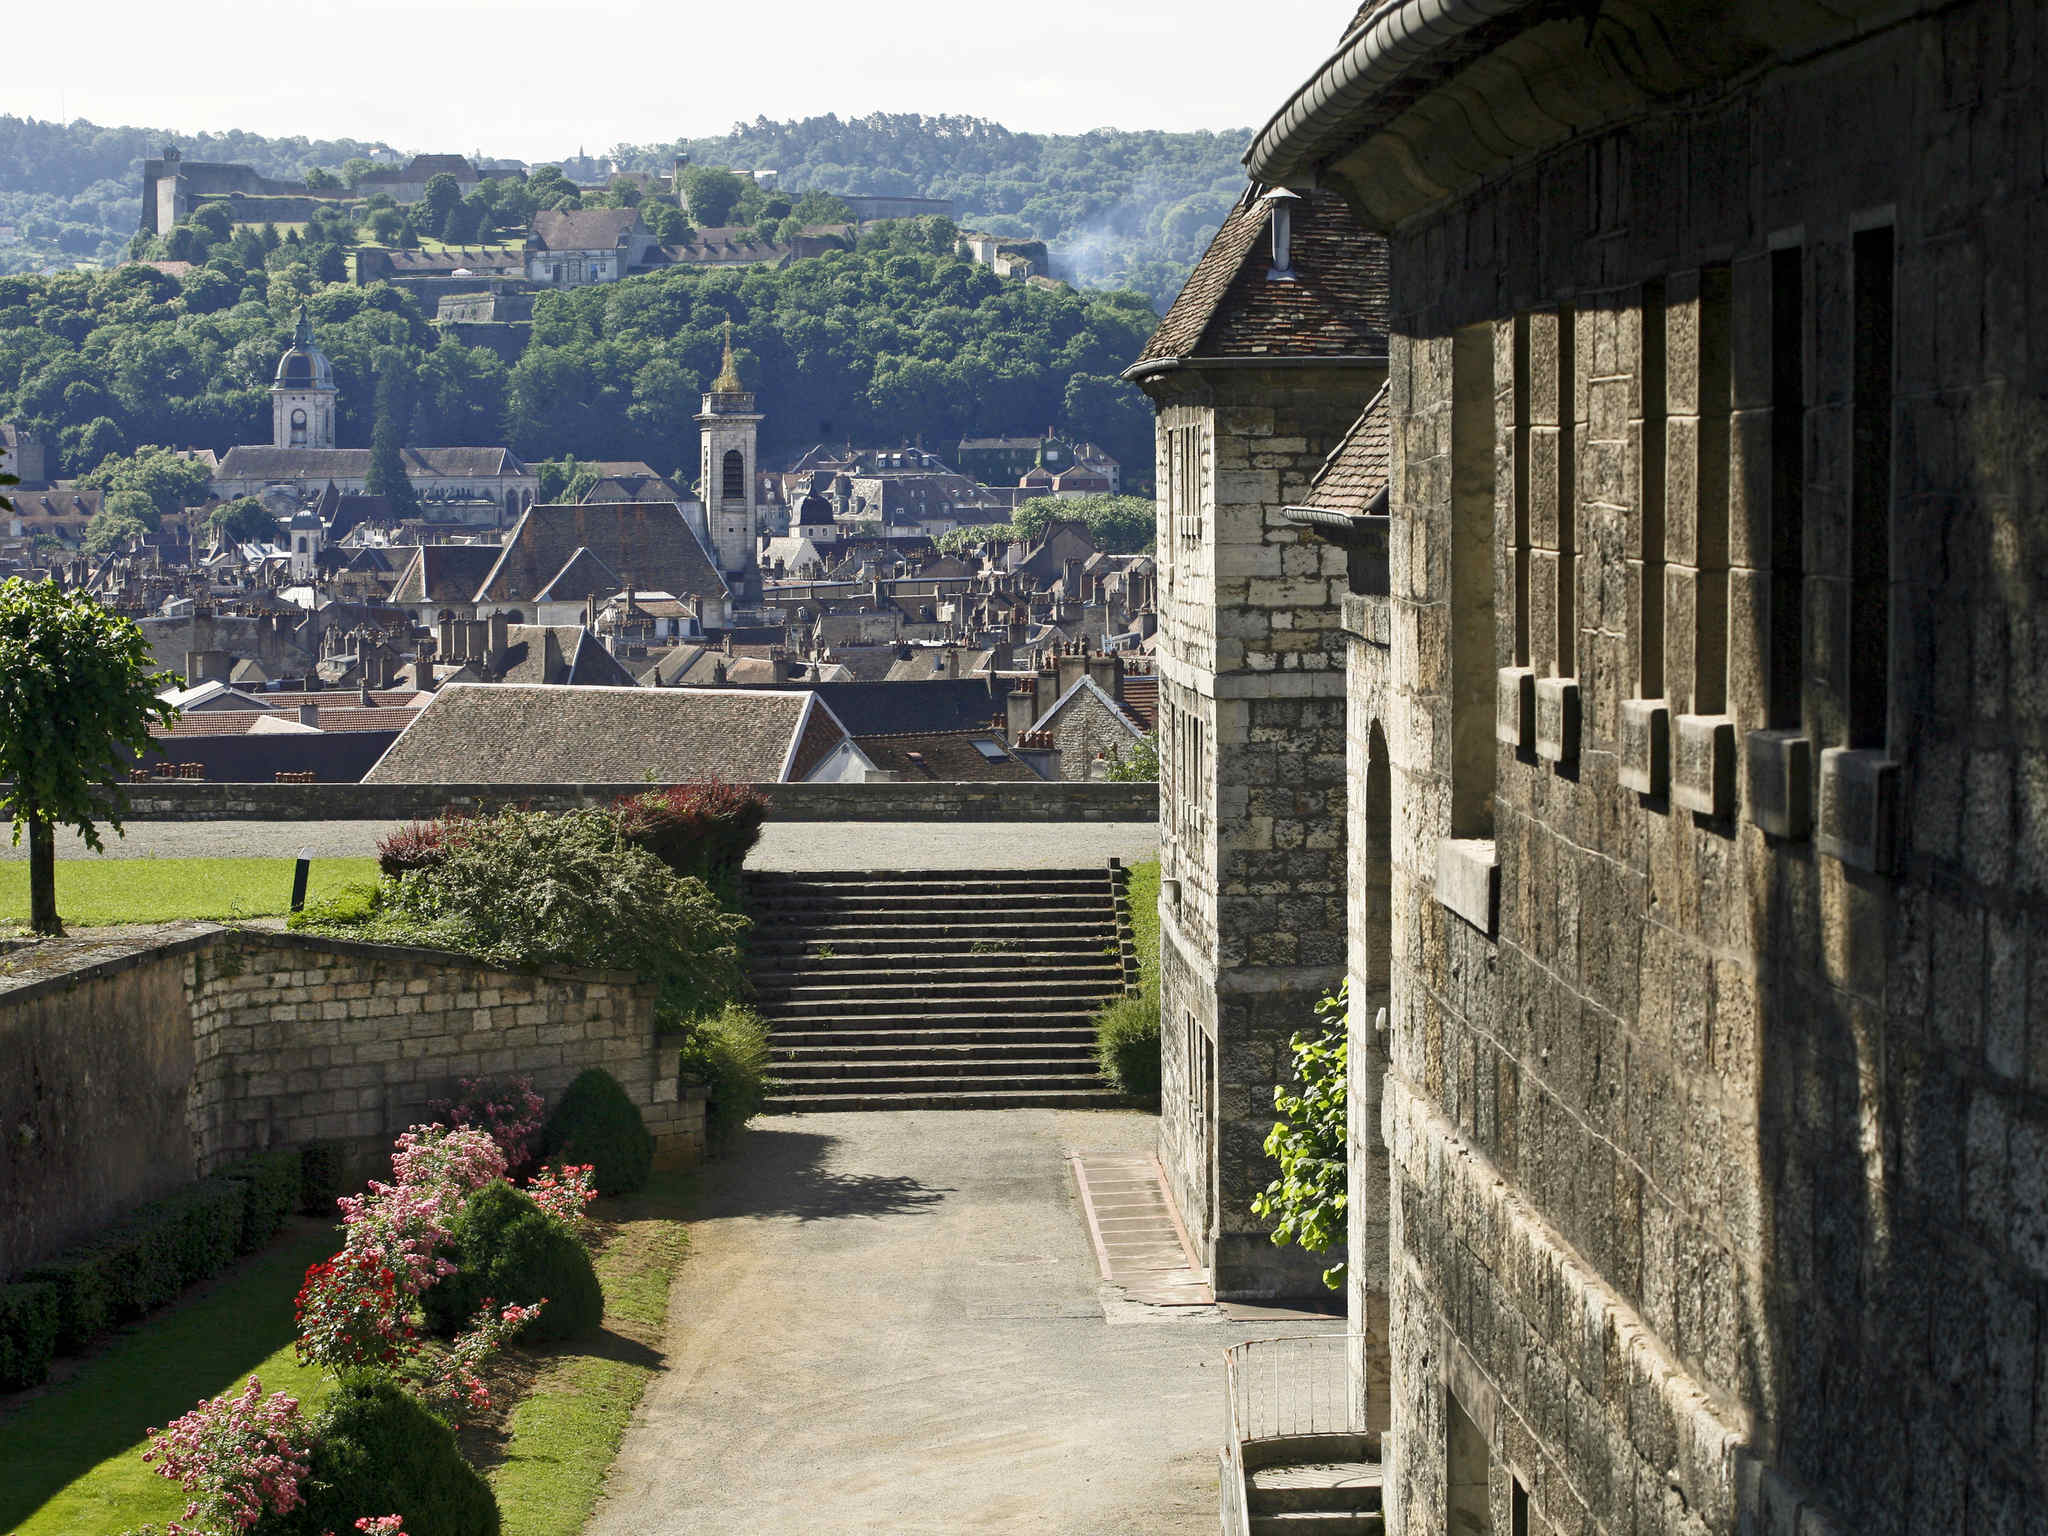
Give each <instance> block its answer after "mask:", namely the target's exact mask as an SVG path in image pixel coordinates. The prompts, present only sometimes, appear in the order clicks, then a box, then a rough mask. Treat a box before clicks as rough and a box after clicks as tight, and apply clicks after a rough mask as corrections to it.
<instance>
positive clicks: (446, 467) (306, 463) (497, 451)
mask: <svg viewBox="0 0 2048 1536" xmlns="http://www.w3.org/2000/svg"><path fill="white" fill-rule="evenodd" d="M400 452H401V456H402V457H403V459H404V461H405V472H406V474H408V475H423V476H427V477H436V476H439V477H447V478H460V477H463V476H478V477H486V478H488V477H491V476H504V475H523V474H525V473H526V466H525V465H523V464H521V463H520V462H519V460H518V459H517V458H516V457H515V456H514V455H513V453H512V450H511V449H509V448H406V449H402V450H400ZM369 473H370V450H369V449H367V448H272V447H269V446H267V445H264V444H255V445H248V444H244V445H241V446H238V447H234V448H230V449H229V450H228V453H227V457H226V458H224V459H222V460H221V461H220V471H219V473H218V474H217V475H216V476H215V478H216V479H220V480H313V479H320V480H361V479H363V478H364V477H365V476H367V475H368V474H369Z"/></svg>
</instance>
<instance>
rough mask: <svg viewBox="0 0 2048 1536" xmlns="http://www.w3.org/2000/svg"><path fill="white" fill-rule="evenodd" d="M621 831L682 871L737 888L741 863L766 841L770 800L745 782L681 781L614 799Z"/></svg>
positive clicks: (713, 883) (722, 887)
mask: <svg viewBox="0 0 2048 1536" xmlns="http://www.w3.org/2000/svg"><path fill="white" fill-rule="evenodd" d="M612 815H613V816H614V817H616V818H617V821H618V826H619V833H620V835H621V836H622V837H624V838H625V839H626V841H627V842H629V843H631V844H633V845H634V846H635V847H637V848H645V849H646V850H647V851H648V852H649V853H651V854H653V855H654V856H655V857H656V858H657V859H659V860H661V862H662V863H664V864H666V865H667V866H668V867H669V868H670V869H672V870H674V871H675V872H676V873H677V874H679V875H695V876H696V877H697V878H698V879H700V880H703V881H705V882H706V883H707V884H709V885H711V886H712V887H713V888H715V889H719V890H728V891H730V890H737V889H738V886H739V874H740V866H741V865H742V864H743V863H745V862H746V857H747V855H748V854H749V853H751V852H752V851H753V848H754V845H755V844H756V843H758V842H759V841H760V840H761V824H762V823H763V822H765V821H766V820H767V819H768V802H767V800H766V799H765V798H764V797H763V796H762V795H761V793H760V791H759V790H756V789H754V788H753V787H752V786H750V785H746V784H724V783H717V782H714V783H709V784H682V785H678V786H676V787H675V788H673V789H650V790H648V791H647V792H646V793H645V794H639V795H628V796H626V797H625V798H623V799H620V800H616V801H614V802H613V803H612Z"/></svg>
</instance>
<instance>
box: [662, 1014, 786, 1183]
mask: <svg viewBox="0 0 2048 1536" xmlns="http://www.w3.org/2000/svg"><path fill="white" fill-rule="evenodd" d="M683 1031H684V1035H683V1053H682V1072H683V1076H684V1077H686V1078H688V1079H689V1080H690V1081H691V1082H693V1083H703V1084H704V1085H706V1086H707V1087H708V1088H710V1090H711V1098H710V1102H709V1105H708V1106H707V1108H706V1110H705V1116H704V1133H705V1139H706V1140H707V1141H709V1142H710V1144H711V1146H712V1148H713V1149H714V1150H719V1149H723V1148H727V1147H730V1146H731V1145H732V1143H733V1140H734V1139H735V1138H736V1137H737V1136H738V1135H739V1133H740V1130H741V1128H742V1127H743V1126H745V1125H746V1123H747V1122H748V1121H749V1120H751V1119H753V1118H754V1116H756V1115H758V1114H759V1113H760V1112H761V1105H762V1103H763V1101H764V1100H766V1098H767V1096H768V1064H769V1057H768V1030H767V1027H766V1026H765V1025H764V1024H762V1022H761V1020H760V1017H759V1016H758V1015H757V1014H756V1013H755V1012H754V1010H753V1009H751V1008H745V1007H742V1006H741V1005H740V1004H738V1003H728V1004H726V1005H725V1007H724V1008H722V1009H720V1010H719V1011H718V1012H717V1013H709V1014H705V1015H703V1016H702V1017H701V1018H695V1019H691V1020H690V1021H689V1022H688V1023H686V1024H685V1025H684V1026H683Z"/></svg>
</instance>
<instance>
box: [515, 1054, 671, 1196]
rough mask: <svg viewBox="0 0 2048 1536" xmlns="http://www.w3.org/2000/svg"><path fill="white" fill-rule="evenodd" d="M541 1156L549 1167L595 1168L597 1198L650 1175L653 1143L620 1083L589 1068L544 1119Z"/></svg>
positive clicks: (622, 1190)
mask: <svg viewBox="0 0 2048 1536" xmlns="http://www.w3.org/2000/svg"><path fill="white" fill-rule="evenodd" d="M540 1155H541V1156H542V1157H543V1158H544V1159H546V1160H548V1161H550V1162H562V1163H589V1164H591V1165H592V1166H593V1167H595V1168H596V1169H597V1192H598V1193H599V1194H601V1195H624V1194H630V1193H632V1191H634V1190H636V1189H638V1188H640V1186H641V1185H643V1184H645V1183H646V1182H647V1175H648V1174H649V1173H650V1172H652V1171H653V1168H654V1138H653V1137H652V1136H651V1135H649V1134H648V1131H647V1124H646V1122H645V1121H644V1120H642V1119H641V1118H640V1110H639V1106H637V1105H636V1104H634V1102H633V1101H632V1100H631V1099H629V1098H628V1097H626V1090H625V1089H623V1088H621V1087H620V1086H619V1080H618V1079H617V1078H615V1077H613V1076H612V1075H611V1073H609V1072H607V1071H605V1069H604V1068H603V1067H590V1068H588V1069H586V1070H585V1071H583V1072H580V1073H578V1074H577V1077H576V1081H575V1082H573V1083H571V1084H570V1085H569V1088H568V1091H567V1092H566V1093H564V1094H563V1095H562V1097H561V1100H560V1101H559V1102H558V1103H557V1104H556V1105H555V1108H554V1113H552V1114H550V1115H549V1116H548V1123H547V1128H546V1129H545V1130H544V1131H542V1132H541V1140H540Z"/></svg>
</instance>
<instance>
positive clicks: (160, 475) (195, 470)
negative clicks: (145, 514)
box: [78, 443, 210, 529]
mask: <svg viewBox="0 0 2048 1536" xmlns="http://www.w3.org/2000/svg"><path fill="white" fill-rule="evenodd" d="M209 478H210V477H209V475H208V473H207V469H206V466H205V465H204V464H202V463H199V462H198V461H197V460H194V459H188V458H181V457H180V456H179V455H178V454H176V453H174V452H173V451H172V450H171V449H169V448H160V447H158V446H157V445H155V444H154V443H150V444H145V445H144V446H142V447H140V448H138V449H136V450H135V452H134V453H132V454H126V455H122V454H112V455H109V456H106V457H103V458H101V459H100V460H99V462H98V464H97V466H96V467H95V468H94V469H93V470H92V471H91V473H89V474H84V475H80V476H79V477H78V483H79V485H80V486H81V487H82V488H84V489H86V490H90V491H140V492H142V494H143V496H144V498H145V499H146V500H147V501H148V502H149V505H150V507H151V514H150V518H149V526H150V527H151V528H152V529H154V528H155V527H156V525H157V524H156V520H157V518H158V517H161V516H165V515H168V514H169V513H172V512H176V511H177V510H179V509H180V508H181V507H189V506H192V505H194V504H195V503H197V502H201V501H204V500H205V499H206V487H207V483H208V480H209ZM108 500H109V501H111V500H112V498H111V497H109V498H108Z"/></svg>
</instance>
